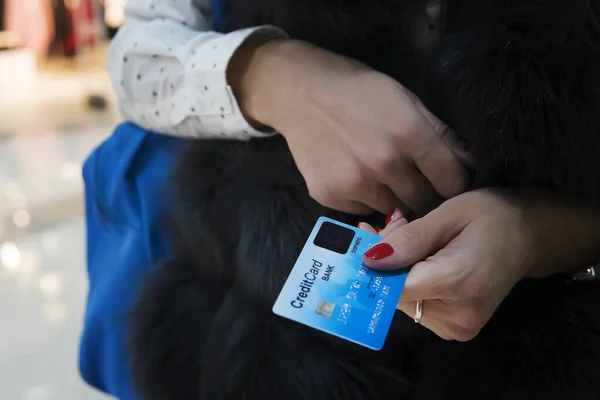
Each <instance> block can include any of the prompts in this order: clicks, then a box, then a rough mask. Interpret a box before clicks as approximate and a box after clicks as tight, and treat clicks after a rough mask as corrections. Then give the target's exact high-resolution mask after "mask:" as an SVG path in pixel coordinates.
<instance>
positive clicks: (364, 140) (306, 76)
mask: <svg viewBox="0 0 600 400" xmlns="http://www.w3.org/2000/svg"><path fill="white" fill-rule="evenodd" d="M229 81H230V82H231V85H232V87H233V89H234V93H236V97H237V98H238V101H239V103H240V107H241V108H242V111H243V112H244V114H245V115H246V117H247V118H248V119H249V120H251V121H254V123H255V124H257V125H265V126H269V127H272V128H274V129H276V130H277V131H279V132H280V133H281V134H282V135H283V136H284V137H285V138H286V140H287V142H288V144H289V147H290V150H291V152H292V154H293V156H294V159H295V161H296V164H297V166H298V168H299V169H300V172H301V173H302V175H303V176H304V178H305V180H306V182H307V185H308V188H309V191H310V194H311V196H312V197H313V198H314V199H315V200H317V201H318V202H320V203H321V204H322V205H324V206H328V207H331V208H334V209H337V210H341V211H346V212H349V213H356V214H368V213H370V212H372V211H373V210H377V211H380V212H383V213H386V212H387V211H388V210H389V209H390V207H399V208H401V209H403V210H405V211H406V210H407V209H412V210H418V211H423V210H426V209H428V208H430V207H432V206H433V205H435V204H438V203H439V202H440V201H441V200H442V199H444V198H450V197H453V196H455V195H457V194H459V193H460V192H462V191H463V190H464V189H465V187H466V184H467V173H466V170H465V167H464V166H463V164H461V161H460V160H459V158H461V157H462V158H463V159H465V160H466V156H465V155H464V152H463V151H462V149H461V148H460V146H459V145H458V144H457V143H455V140H454V138H453V134H452V132H451V131H450V129H449V128H448V127H447V126H446V125H445V124H444V123H443V122H442V121H440V120H439V119H438V118H436V117H435V116H433V115H432V114H431V113H430V112H429V111H428V110H427V109H426V108H425V107H424V106H423V105H422V104H421V102H420V101H419V100H418V99H417V98H416V96H414V95H413V94H412V93H411V92H409V91H408V90H407V89H405V88H404V87H403V86H402V85H400V84H399V83H398V82H396V81H395V80H393V79H391V78H390V77H388V76H386V75H383V74H380V73H378V72H375V71H373V70H371V69H370V68H368V67H366V66H365V65H363V64H361V63H358V62H356V61H353V60H350V59H348V58H345V57H342V56H339V55H337V54H334V53H331V52H328V51H325V50H322V49H319V48H317V47H314V46H312V45H309V44H306V43H303V42H297V41H291V40H275V41H269V42H267V43H263V44H260V45H255V46H253V45H251V44H249V45H247V46H242V48H241V49H240V50H238V52H237V53H236V55H234V59H232V62H231V67H230V70H229Z"/></svg>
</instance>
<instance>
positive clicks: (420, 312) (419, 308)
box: [415, 300, 423, 324]
mask: <svg viewBox="0 0 600 400" xmlns="http://www.w3.org/2000/svg"><path fill="white" fill-rule="evenodd" d="M421 318H423V300H419V301H417V310H416V311H415V323H417V324H420V323H421Z"/></svg>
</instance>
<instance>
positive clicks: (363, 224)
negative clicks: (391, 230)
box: [358, 222, 378, 235]
mask: <svg viewBox="0 0 600 400" xmlns="http://www.w3.org/2000/svg"><path fill="white" fill-rule="evenodd" d="M358 229H362V230H363V231H367V232H370V233H374V234H376V235H377V234H378V233H377V229H375V228H373V227H372V226H371V225H369V224H367V223H366V222H360V223H359V224H358Z"/></svg>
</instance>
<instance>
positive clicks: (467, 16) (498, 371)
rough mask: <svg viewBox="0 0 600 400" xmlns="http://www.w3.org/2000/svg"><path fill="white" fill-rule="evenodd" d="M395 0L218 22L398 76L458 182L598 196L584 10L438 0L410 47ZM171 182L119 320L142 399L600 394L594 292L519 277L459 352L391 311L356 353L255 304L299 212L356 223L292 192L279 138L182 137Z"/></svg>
mask: <svg viewBox="0 0 600 400" xmlns="http://www.w3.org/2000/svg"><path fill="white" fill-rule="evenodd" d="M405 2H408V0H406V1H404V2H403V1H397V0H396V1H394V0H303V1H298V0H231V1H229V2H226V15H227V19H226V21H225V25H224V26H225V30H233V29H238V28H241V27H245V26H252V25H262V24H273V25H277V26H280V27H282V28H283V29H285V30H286V31H287V32H288V33H290V35H291V36H292V37H295V38H299V39H303V40H308V41H311V42H313V43H316V44H319V45H321V46H323V47H325V48H327V49H330V50H333V51H337V52H339V53H342V54H346V55H349V56H352V57H354V58H357V59H359V60H361V61H363V62H365V63H367V64H369V65H371V66H373V67H374V68H377V69H378V70H381V71H383V72H385V73H387V74H389V75H391V76H393V77H394V78H396V79H398V80H399V81H400V82H402V83H403V84H405V85H406V86H407V87H409V88H410V89H412V90H413V91H414V92H415V93H416V94H417V95H418V96H419V97H420V98H422V99H423V101H424V102H425V104H426V105H427V106H428V107H429V108H430V109H431V110H432V112H433V113H434V114H436V115H438V116H439V117H440V118H442V119H443V120H444V121H446V122H448V123H449V124H450V125H451V126H452V127H453V128H454V129H455V130H456V132H457V134H458V135H459V136H460V137H461V139H463V140H464V141H465V142H466V143H467V145H468V148H469V149H470V150H471V151H472V152H473V153H474V154H475V155H476V156H477V158H478V160H479V162H478V165H477V167H476V168H475V171H474V180H473V188H477V187H486V186H497V185H500V186H514V187H529V186H542V187H546V188H548V189H552V190H556V191H558V192H561V193H564V194H566V195H572V196H578V197H580V198H586V199H588V200H591V201H596V202H598V201H599V200H600V157H598V149H600V109H599V108H600V95H599V90H600V39H599V37H598V32H599V30H598V21H599V19H598V7H599V5H598V2H597V1H593V0H563V1H540V0H521V1H518V0H449V2H448V18H449V20H448V24H447V35H446V36H445V37H444V38H443V39H442V40H441V41H440V42H439V43H438V44H436V45H435V46H433V47H432V48H429V49H427V51H418V50H416V49H413V48H411V47H410V45H409V41H408V40H406V29H405V27H403V26H402V25H401V24H398V22H397V21H398V20H401V19H402V13H403V3H405ZM382 38H386V40H382ZM173 181H174V183H173V187H172V190H171V192H172V196H173V198H172V201H171V204H172V211H171V214H170V218H169V220H170V222H171V238H172V243H173V256H172V258H171V259H170V260H169V261H168V262H166V263H165V265H163V266H161V267H159V268H158V269H157V270H156V271H155V272H154V274H153V275H152V276H151V277H150V278H149V279H148V281H147V283H146V285H145V287H144V289H143V290H142V292H141V293H140V297H139V301H138V304H137V306H136V309H135V312H134V316H133V323H132V326H133V331H132V337H131V350H132V355H133V372H134V383H135V386H136V387H137V389H138V390H139V391H140V392H141V393H142V394H143V395H144V396H145V397H146V398H147V399H149V400H167V399H169V400H173V399H210V400H221V399H253V398H263V399H319V400H320V399H323V400H325V399H327V400H330V399H387V398H405V399H417V400H421V399H428V400H437V399H482V398H489V399H511V400H512V399H515V400H519V399H545V400H546V399H550V400H552V399H557V400H558V399H566V398H576V399H597V398H599V397H600V382H599V381H597V380H596V379H595V378H596V377H597V371H598V368H599V367H600V291H599V289H600V288H599V287H598V285H588V286H579V285H566V284H564V283H563V280H562V278H561V277H554V278H550V279H545V280H539V281H524V282H522V283H520V284H519V285H517V286H516V287H515V289H514V290H513V292H512V293H511V294H510V295H509V297H508V298H507V299H506V301H505V302H504V303H503V304H502V305H501V307H500V308H499V310H498V311H497V313H496V314H495V316H494V317H493V318H492V320H491V321H490V323H489V324H488V325H487V326H486V327H485V328H484V330H483V331H482V332H481V334H480V335H479V336H478V337H477V338H476V339H474V340H473V341H471V342H468V343H462V344H461V343H454V342H445V341H442V340H440V339H438V338H436V337H434V336H433V335H432V334H430V333H429V332H428V331H426V330H425V329H423V328H421V327H419V326H416V325H415V324H414V323H413V322H412V321H411V320H410V319H409V318H407V317H406V316H404V315H403V314H401V313H400V312H399V313H398V314H397V316H396V318H395V320H394V323H393V326H392V331H391V333H390V335H389V336H388V341H387V343H386V346H385V348H384V350H383V351H381V352H371V351H368V350H364V349H362V348H360V347H358V346H355V345H353V344H349V343H346V342H344V341H342V340H339V339H336V338H333V337H331V336H328V335H325V334H321V333H319V332H317V331H314V330H312V329H309V328H306V327H304V326H301V325H299V324H296V323H293V322H290V321H286V320H283V319H281V318H278V317H275V316H274V315H273V314H272V312H271V306H272V304H273V302H274V300H275V297H276V296H277V294H278V292H279V290H280V289H281V287H282V285H283V283H284V281H285V279H286V277H287V275H288V273H289V271H290V269H291V266H292V265H293V263H294V261H295V259H296V257H297V256H298V254H299V252H300V249H301V247H302V245H303V244H304V241H305V238H306V237H307V235H308V233H309V232H310V230H311V228H312V226H313V225H314V223H315V221H316V219H317V218H318V217H319V216H321V215H327V216H331V217H333V218H336V219H339V220H342V221H346V222H348V223H351V224H354V223H356V222H358V218H357V217H354V216H350V215H345V214H341V213H338V212H335V211H332V210H328V209H325V208H323V207H321V206H320V205H318V204H317V203H316V202H314V201H313V200H312V199H311V198H310V197H309V195H308V192H307V190H306V185H305V183H304V181H303V178H302V176H301V175H300V173H299V172H298V170H297V169H296V167H295V165H294V162H293V159H292V157H291V155H290V153H289V150H288V149H287V146H286V143H285V141H284V140H283V139H282V138H281V137H274V138H271V139H260V140H253V141H250V142H247V143H241V142H224V141H202V142H200V141H193V142H192V141H190V143H189V144H188V145H187V148H186V150H185V151H184V154H183V155H182V157H181V164H180V165H179V166H178V168H177V169H176V171H175V174H174V180H173ZM381 218H382V216H380V215H375V216H372V217H370V219H371V221H370V222H373V223H379V224H381V222H382V221H381ZM200 244H201V245H200ZM574 267H576V266H574Z"/></svg>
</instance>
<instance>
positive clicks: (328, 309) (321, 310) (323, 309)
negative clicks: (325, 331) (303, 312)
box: [315, 300, 335, 318]
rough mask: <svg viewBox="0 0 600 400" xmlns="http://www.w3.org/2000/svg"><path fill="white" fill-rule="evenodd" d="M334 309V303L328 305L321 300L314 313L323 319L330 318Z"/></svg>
mask: <svg viewBox="0 0 600 400" xmlns="http://www.w3.org/2000/svg"><path fill="white" fill-rule="evenodd" d="M334 309H335V304H334V303H330V302H328V301H325V300H321V301H319V305H318V306H317V309H316V310H315V312H316V313H317V314H319V315H322V316H323V317H325V318H331V316H332V315H333V310H334Z"/></svg>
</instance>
